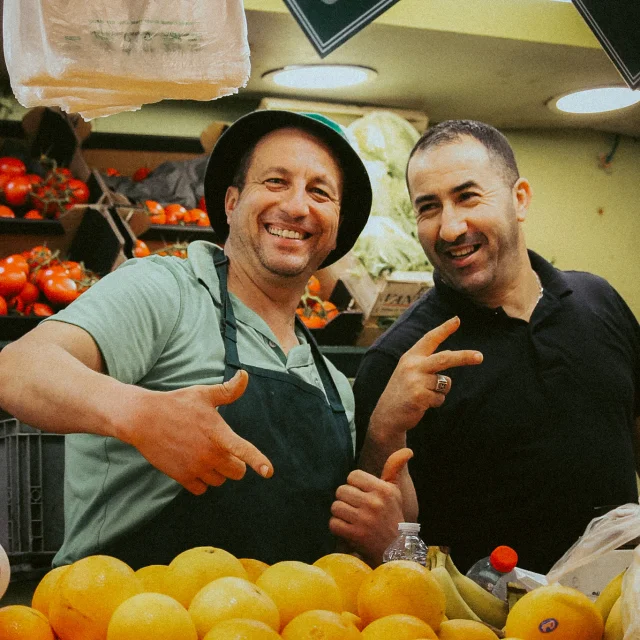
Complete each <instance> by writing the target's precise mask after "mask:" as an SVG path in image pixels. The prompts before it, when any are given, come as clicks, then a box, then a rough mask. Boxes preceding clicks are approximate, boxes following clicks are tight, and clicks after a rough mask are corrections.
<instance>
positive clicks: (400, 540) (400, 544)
mask: <svg viewBox="0 0 640 640" xmlns="http://www.w3.org/2000/svg"><path fill="white" fill-rule="evenodd" d="M419 534H420V525H419V524H418V523H417V522H399V523H398V537H397V538H396V539H395V540H394V541H393V542H392V543H391V544H390V545H389V546H388V547H387V549H386V550H385V552H384V554H383V556H382V561H383V562H389V561H391V560H413V561H414V562H419V563H420V564H421V565H423V566H424V565H426V564H427V545H426V544H425V543H424V540H423V539H422V538H421V537H420V535H419Z"/></svg>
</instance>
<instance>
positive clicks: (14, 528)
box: [0, 418, 64, 567]
mask: <svg viewBox="0 0 640 640" xmlns="http://www.w3.org/2000/svg"><path fill="white" fill-rule="evenodd" d="M63 486H64V436H63V435H58V434H52V433H44V432H42V431H39V430H37V429H34V428H32V427H29V426H27V425H25V424H23V423H21V422H20V421H19V420H16V419H14V418H11V419H8V420H2V421H0V544H2V546H3V547H4V549H5V550H6V552H7V555H8V556H9V561H10V562H11V565H12V566H14V565H21V566H31V567H37V566H42V565H43V564H48V563H50V561H51V558H52V557H53V555H54V554H55V553H56V551H57V550H58V549H59V548H60V546H61V545H62V540H63V536H64V515H63Z"/></svg>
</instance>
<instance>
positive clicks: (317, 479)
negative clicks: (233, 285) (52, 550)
mask: <svg viewBox="0 0 640 640" xmlns="http://www.w3.org/2000/svg"><path fill="white" fill-rule="evenodd" d="M215 266H216V271H217V272H218V278H219V280H220V297H221V301H222V318H221V329H222V335H223V338H224V346H225V372H224V379H225V380H230V379H231V378H232V377H233V376H234V374H235V373H236V371H237V370H238V369H244V370H245V371H247V373H248V374H249V384H248V386H247V389H246V391H245V393H244V395H243V396H242V397H241V398H239V399H238V400H236V401H235V402H233V403H232V404H230V405H226V406H221V407H220V408H219V411H220V415H221V416H222V417H223V418H224V419H225V420H226V422H227V423H228V424H229V425H230V426H231V428H232V429H233V430H234V431H235V432H236V433H237V434H238V435H240V436H241V437H243V438H245V439H246V440H249V441H250V442H252V443H253V444H254V445H255V446H256V447H258V449H260V450H261V451H262V452H263V453H264V454H265V455H266V456H267V457H268V458H269V459H270V460H271V462H272V464H273V467H274V475H273V477H272V478H270V479H268V480H267V479H264V478H262V477H260V476H259V475H258V474H257V473H255V472H254V471H253V470H252V469H251V468H249V467H247V472H246V475H245V477H244V478H243V479H242V480H240V481H234V480H227V481H226V482H225V483H224V484H223V485H222V486H221V487H210V488H209V489H207V491H206V493H204V494H203V495H202V496H194V495H193V494H191V493H189V492H188V491H186V490H185V489H182V490H181V491H180V493H179V494H178V496H176V498H174V499H173V500H172V501H171V502H170V503H169V504H168V505H167V506H166V507H164V508H163V509H162V511H161V512H160V513H159V514H158V515H156V516H155V517H153V518H152V519H151V520H150V521H148V522H146V523H144V524H143V525H142V526H141V527H139V528H138V529H137V530H135V531H133V532H131V533H130V534H128V535H126V536H124V537H122V538H120V539H119V540H117V541H115V542H114V543H112V544H110V545H107V546H105V547H104V548H103V549H101V550H100V553H105V554H108V555H113V556H116V557H118V558H120V559H122V560H124V561H125V562H127V563H128V564H129V565H130V566H132V567H133V568H134V569H137V568H139V567H141V566H145V565H149V564H167V563H169V562H170V561H171V560H172V559H173V558H174V557H175V556H176V555H178V553H180V552H182V551H184V550H185V549H190V548H192V547H197V546H214V547H219V548H222V549H225V550H227V551H229V552H231V553H233V554H234V555H235V556H236V557H238V558H257V559H259V560H262V561H264V562H267V563H268V564H273V563H274V562H278V561H280V560H300V561H302V562H309V563H312V562H314V561H315V560H317V559H318V558H319V557H321V556H323V555H325V554H327V553H331V552H332V551H333V550H334V549H335V538H334V537H333V536H332V534H331V532H330V531H329V518H330V516H331V513H330V509H331V504H332V502H333V500H334V499H335V491H336V489H337V488H338V486H339V485H341V484H343V483H344V482H345V481H346V478H347V475H348V473H349V471H350V469H351V467H352V464H353V455H352V445H351V435H350V430H349V423H348V420H347V417H346V414H345V410H344V407H343V406H342V402H341V400H340V395H339V394H338V390H337V388H336V386H335V383H334V381H333V378H332V377H331V374H330V373H329V370H328V368H327V365H326V363H325V361H324V359H323V357H322V355H321V354H320V351H319V349H318V346H317V344H316V342H315V340H314V338H313V336H312V335H311V334H310V333H309V331H308V330H307V329H306V327H304V325H303V324H302V323H299V326H300V328H301V329H302V330H303V331H304V333H305V335H306V338H307V340H308V342H309V344H310V346H311V350H312V353H313V358H314V361H315V364H316V367H317V370H318V373H319V374H320V379H321V381H322V384H323V386H324V389H325V392H326V398H325V395H324V394H323V392H322V390H321V389H319V388H317V387H315V386H313V385H311V384H308V383H306V382H304V381H303V380H301V379H300V378H299V377H297V376H295V375H293V374H290V373H284V372H280V371H272V370H269V369H261V368H259V367H253V366H251V365H247V364H243V363H241V362H240V360H239V357H238V348H237V326H236V319H235V316H234V313H233V309H232V305H231V300H230V297H229V294H228V291H227V270H228V261H227V258H226V257H225V256H222V257H221V258H219V259H218V261H216V263H215ZM296 322H299V321H298V319H297V318H296ZM327 400H328V402H327ZM132 507H134V505H132Z"/></svg>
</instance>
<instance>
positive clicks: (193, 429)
mask: <svg viewBox="0 0 640 640" xmlns="http://www.w3.org/2000/svg"><path fill="white" fill-rule="evenodd" d="M248 381H249V376H248V374H247V372H246V371H238V372H237V373H236V375H235V376H234V377H233V378H232V379H231V380H229V381H228V382H223V383H222V384H216V385H211V386H208V385H196V386H192V387H185V388H184V389H178V390H176V391H165V392H155V391H152V392H148V391H146V390H143V392H144V395H143V396H141V397H139V398H138V401H137V404H136V406H135V407H134V408H133V410H132V411H131V413H130V414H128V416H127V417H126V418H130V417H131V416H133V420H130V425H129V426H128V427H127V429H126V434H124V436H123V437H122V439H123V440H125V441H126V442H129V444H132V445H133V446H134V447H136V449H138V451H139V452H140V453H141V454H142V455H143V456H144V457H145V458H146V459H147V460H148V461H149V462H150V463H151V464H152V465H153V466H154V467H156V468H158V469H160V471H163V472H164V473H166V474H167V475H168V476H170V477H171V478H173V479H174V480H176V481H177V482H179V483H180V484H181V485H182V486H183V487H185V489H187V490H189V491H191V493H194V494H196V495H200V494H202V493H204V492H205V491H206V490H207V487H208V486H219V485H221V484H222V483H223V482H224V481H225V480H226V479H227V478H231V479H232V480H239V479H240V478H242V477H243V476H244V474H245V471H246V465H247V464H248V465H249V466H250V467H251V468H252V469H254V470H255V471H256V472H257V473H259V474H260V475H261V476H263V477H265V478H269V477H271V476H272V475H273V466H272V465H271V462H270V461H269V459H268V458H267V457H266V456H264V455H263V454H262V453H261V452H260V451H259V450H258V449H257V448H256V447H254V446H253V445H252V444H251V443H250V442H248V441H247V440H245V439H243V438H241V437H240V436H238V435H237V434H236V433H235V432H234V431H233V430H232V429H231V427H230V426H229V425H228V424H227V423H226V422H225V421H224V420H223V418H222V416H221V415H220V414H219V413H218V409H217V407H218V406H220V405H225V404H230V403H232V402H234V401H235V400H237V399H238V398H239V397H240V396H242V394H243V393H244V391H245V389H246V388H247V384H248Z"/></svg>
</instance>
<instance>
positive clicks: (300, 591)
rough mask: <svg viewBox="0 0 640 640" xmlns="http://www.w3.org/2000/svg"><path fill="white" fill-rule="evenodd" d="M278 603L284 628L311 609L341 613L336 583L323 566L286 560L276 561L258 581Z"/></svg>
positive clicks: (340, 601) (340, 600) (340, 602)
mask: <svg viewBox="0 0 640 640" xmlns="http://www.w3.org/2000/svg"><path fill="white" fill-rule="evenodd" d="M256 585H258V586H259V587H261V588H262V589H264V590H265V591H266V592H267V593H268V594H269V595H270V596H271V598H272V599H273V601H274V602H275V603H276V605H277V607H278V610H279V611H280V624H281V625H282V627H283V628H284V627H285V626H286V625H287V624H289V622H290V621H291V620H293V618H295V617H296V616H297V615H300V614H301V613H303V612H305V611H310V610H311V609H325V610H327V611H336V612H340V611H342V597H341V595H340V589H338V585H337V584H336V581H335V580H334V579H333V578H332V577H331V576H330V575H329V574H328V573H327V572H326V571H323V570H322V569H320V567H314V566H313V565H311V564H306V563H304V562H298V561H297V560H285V561H283V562H276V564H274V565H271V566H270V567H269V568H268V569H265V570H264V572H263V574H262V575H261V576H260V577H259V578H258V579H257V580H256Z"/></svg>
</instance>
